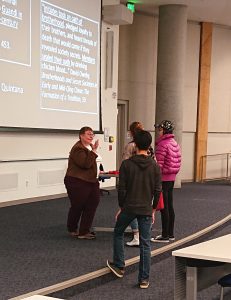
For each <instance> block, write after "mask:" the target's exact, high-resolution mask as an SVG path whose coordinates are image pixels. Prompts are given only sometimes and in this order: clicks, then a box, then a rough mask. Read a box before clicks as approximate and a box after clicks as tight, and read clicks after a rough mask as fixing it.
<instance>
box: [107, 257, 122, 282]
mask: <svg viewBox="0 0 231 300" xmlns="http://www.w3.org/2000/svg"><path fill="white" fill-rule="evenodd" d="M107 266H108V268H109V269H110V270H111V271H112V272H113V273H114V274H115V275H116V276H117V277H119V278H122V277H123V276H124V272H125V271H124V268H118V267H116V266H115V265H114V264H113V263H112V262H110V261H109V260H107Z"/></svg>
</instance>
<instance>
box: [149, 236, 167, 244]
mask: <svg viewBox="0 0 231 300" xmlns="http://www.w3.org/2000/svg"><path fill="white" fill-rule="evenodd" d="M151 242H153V243H169V238H168V237H163V236H162V235H158V236H156V237H155V238H151Z"/></svg>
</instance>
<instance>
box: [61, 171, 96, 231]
mask: <svg viewBox="0 0 231 300" xmlns="http://www.w3.org/2000/svg"><path fill="white" fill-rule="evenodd" d="M64 184H65V186H66V189H67V194H68V197H69V199H70V202H71V207H70V209H69V213H68V218H67V228H68V231H69V232H74V231H77V229H78V227H79V234H80V235H84V234H86V233H88V232H89V231H90V228H91V226H92V222H93V219H94V216H95V212H96V209H97V206H98V204H99V200H100V192H99V182H95V183H91V182H87V181H84V180H81V179H78V178H75V177H70V176H66V177H65V178H64ZM79 222H80V224H79ZM78 225H79V226H78Z"/></svg>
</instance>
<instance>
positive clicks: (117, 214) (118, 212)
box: [115, 209, 121, 221]
mask: <svg viewBox="0 0 231 300" xmlns="http://www.w3.org/2000/svg"><path fill="white" fill-rule="evenodd" d="M120 213H121V209H119V210H118V211H117V213H116V215H115V220H116V221H117V218H118V216H119V214H120Z"/></svg>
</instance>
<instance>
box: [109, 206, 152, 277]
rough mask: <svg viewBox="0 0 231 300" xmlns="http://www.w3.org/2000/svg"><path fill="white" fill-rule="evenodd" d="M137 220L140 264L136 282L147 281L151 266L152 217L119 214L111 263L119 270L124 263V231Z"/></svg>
mask: <svg viewBox="0 0 231 300" xmlns="http://www.w3.org/2000/svg"><path fill="white" fill-rule="evenodd" d="M135 218H137V220H138V227H139V233H140V263H139V275H138V282H140V281H141V280H145V279H146V280H148V278H149V272H150V264H151V246H150V239H151V227H152V217H151V216H142V215H134V214H129V213H126V212H121V213H120V214H119V216H118V218H117V221H116V225H115V228H114V236H113V262H114V264H115V265H116V266H117V267H119V268H121V267H124V266H125V262H124V231H125V229H126V228H127V226H128V225H129V224H130V223H131V221H132V220H134V219H135Z"/></svg>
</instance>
